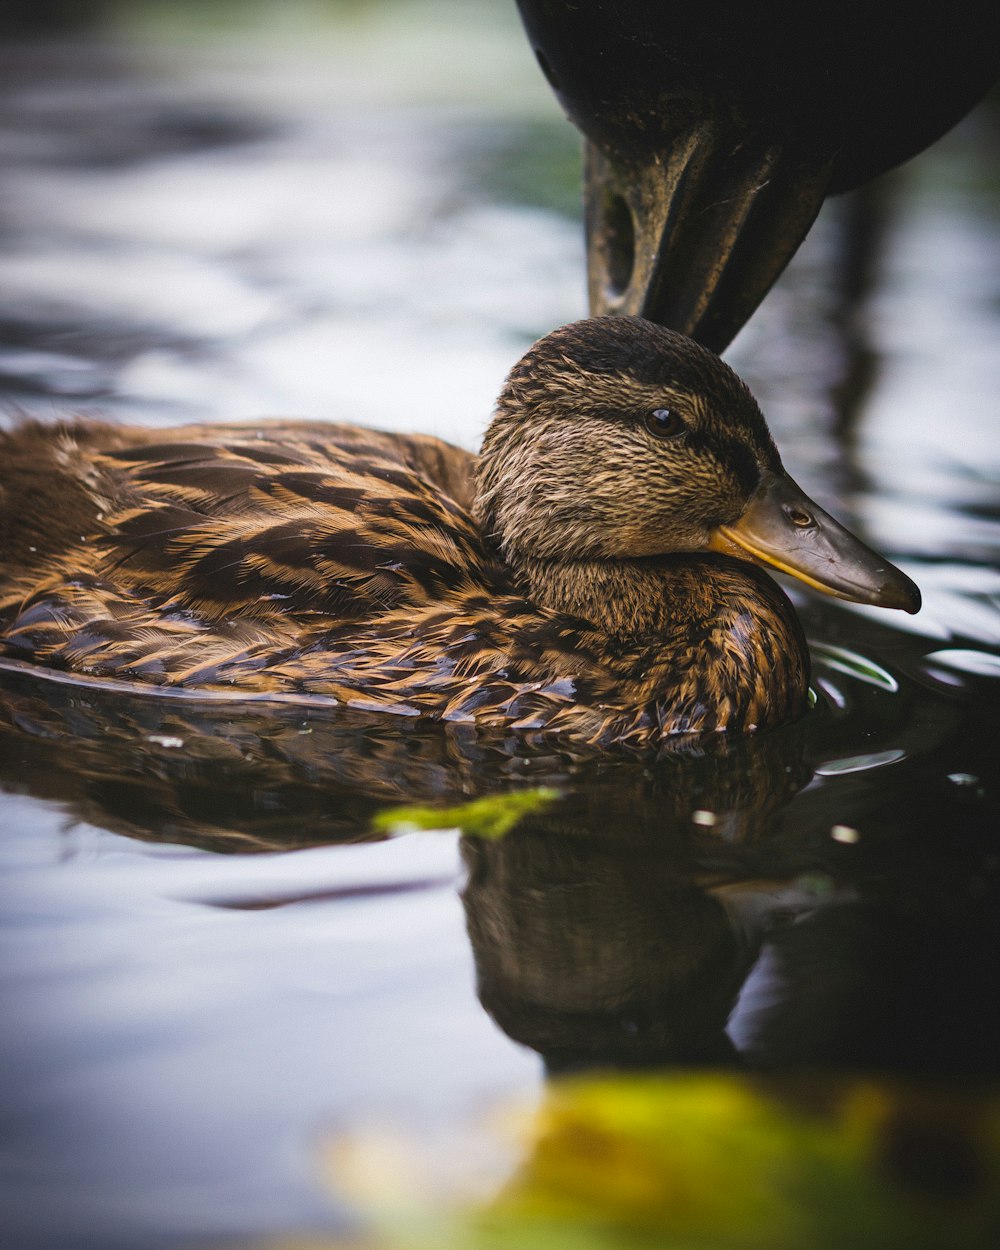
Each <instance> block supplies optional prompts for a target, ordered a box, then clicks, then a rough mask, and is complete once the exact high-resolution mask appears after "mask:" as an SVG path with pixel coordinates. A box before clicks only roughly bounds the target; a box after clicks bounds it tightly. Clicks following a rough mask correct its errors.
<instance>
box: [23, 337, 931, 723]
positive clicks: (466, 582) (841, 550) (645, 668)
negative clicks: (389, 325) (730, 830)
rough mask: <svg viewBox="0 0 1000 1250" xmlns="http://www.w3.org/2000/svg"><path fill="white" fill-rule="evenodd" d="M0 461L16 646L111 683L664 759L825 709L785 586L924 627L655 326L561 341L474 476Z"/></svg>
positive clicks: (39, 434) (320, 443)
mask: <svg viewBox="0 0 1000 1250" xmlns="http://www.w3.org/2000/svg"><path fill="white" fill-rule="evenodd" d="M0 457H2V460H0V463H2V465H3V469H2V482H3V487H2V496H0V561H2V564H0V568H2V572H0V644H2V646H3V648H4V651H5V653H6V654H7V655H8V656H10V657H16V658H20V659H24V660H28V661H31V662H33V663H36V664H40V665H45V666H48V667H50V668H57V669H68V670H72V671H74V672H79V673H84V674H89V675H92V676H97V677H100V678H114V679H119V680H127V681H135V682H148V683H153V684H156V685H160V686H172V687H185V688H204V689H206V690H208V689H213V688H215V689H218V688H220V687H224V688H232V687H234V686H235V687H238V688H239V689H240V690H241V691H244V692H246V693H247V694H248V695H253V694H260V695H262V696H264V697H272V698H273V697H283V696H291V697H294V698H302V697H303V696H318V697H320V698H324V699H335V700H338V701H340V702H342V703H345V704H347V705H350V706H352V707H359V708H364V709H369V710H384V711H387V712H395V713H401V714H404V715H409V716H426V717H431V718H437V719H443V720H450V721H464V722H475V723H488V724H509V725H510V726H511V727H513V728H515V729H531V730H534V729H541V730H547V731H554V732H559V733H564V734H566V735H569V736H571V737H573V738H576V739H580V740H586V741H589V742H599V743H610V742H615V741H619V742H628V743H631V744H636V745H644V744H647V743H653V742H655V741H656V740H657V739H659V738H661V737H662V736H664V735H672V734H685V733H703V732H706V731H731V732H753V731H754V730H756V729H764V728H766V727H769V726H772V725H775V724H778V723H780V722H782V721H785V720H788V719H790V718H792V717H795V716H798V715H799V714H800V713H801V712H802V711H803V710H804V708H805V704H806V694H807V682H808V658H807V652H806V648H805V643H804V640H803V637H802V632H801V629H800V626H799V624H798V621H797V619H796V617H795V614H794V612H793V610H792V608H791V605H790V603H789V602H788V600H787V598H786V597H785V595H784V593H783V592H782V591H781V590H780V589H779V587H778V586H777V585H776V584H775V583H774V582H773V581H772V580H771V578H770V577H769V576H768V575H767V574H766V573H765V572H763V570H762V569H761V568H760V567H758V566H759V565H761V564H764V565H771V566H774V567H777V568H779V569H781V570H783V571H785V572H788V573H791V574H792V575H794V576H797V577H799V578H801V579H802V580H803V581H805V582H807V583H808V584H810V585H812V586H815V587H817V588H819V589H821V590H825V591H827V592H829V593H831V594H835V595H839V596H841V597H843V598H847V599H852V600H855V601H857V602H864V603H874V604H880V605H882V606H885V607H899V608H903V609H905V610H907V611H911V612H912V611H916V610H917V608H918V607H919V594H918V592H917V590H916V587H915V586H914V585H913V583H912V582H910V581H909V579H908V578H906V577H905V576H904V575H903V574H902V573H900V572H899V570H897V569H895V568H893V566H892V565H890V564H888V563H887V562H886V561H885V560H883V559H881V557H879V556H877V555H876V554H875V553H874V552H872V551H870V550H869V549H868V548H866V547H864V546H863V545H862V544H861V543H860V542H859V541H858V540H857V539H855V538H854V537H853V536H851V535H850V534H848V533H847V531H846V530H844V529H843V528H842V527H840V526H839V525H838V524H837V522H835V521H834V520H833V519H832V518H831V517H829V516H827V515H826V514H825V513H824V512H822V511H821V510H820V509H819V508H817V506H816V505H815V504H814V503H812V502H811V501H810V500H809V499H808V498H807V497H806V496H805V495H803V494H802V492H801V491H800V490H799V489H798V487H796V486H795V484H794V483H793V482H792V481H791V479H790V478H789V477H788V476H787V475H786V474H785V473H784V471H783V469H782V466H781V461H780V458H779V456H778V452H777V449H776V448H775V446H774V443H773V441H772V439H771V436H770V434H769V432H768V429H767V426H766V424H765V422H764V418H763V417H762V415H761V413H760V410H759V408H758V407H757V404H756V403H755V401H754V399H753V397H752V396H751V395H750V393H749V391H748V390H747V388H746V387H745V386H744V384H743V383H742V382H741V381H740V380H739V378H737V377H736V375H735V374H734V373H733V372H732V371H731V370H730V369H729V368H728V367H727V366H726V365H724V364H723V363H722V362H721V361H720V360H719V359H718V358H717V357H715V356H714V355H712V353H711V352H709V351H707V350H706V349H704V348H702V347H699V346H698V345H697V344H695V343H693V342H692V341H691V340H689V339H686V338H684V337H683V336H681V335H679V334H676V333H674V332H672V331H670V330H666V329H664V328H662V327H660V326H656V325H653V324H652V323H650V322H646V321H642V320H639V319H636V318H629V317H610V318H595V319H592V320H588V321H581V322H576V323H574V324H572V325H569V326H565V327H563V328H562V329H560V330H556V331H555V332H553V333H552V334H550V335H548V336H547V337H545V338H543V339H542V340H540V341H539V342H538V343H536V344H535V346H534V347H533V348H532V349H531V350H530V351H529V352H528V353H527V355H526V356H525V357H524V358H523V359H522V360H521V361H520V363H519V364H517V365H516V366H515V367H514V369H513V370H512V371H511V373H510V375H509V377H508V378H507V381H506V383H505V386H504V389H503V391H502V393H501V395H500V399H499V401H498V404H497V409H496V413H495V415H494V418H493V421H492V423H491V425H490V427H489V429H488V430H487V433H486V436H485V439H484V443H483V449H482V454H481V455H480V457H479V458H478V459H477V458H476V457H475V456H473V455H471V454H469V453H468V452H465V451H462V450H459V449H458V448H455V447H451V446H449V445H448V444H446V443H443V442H440V441H438V440H436V439H433V438H427V437H421V436H408V435H398V434H386V433H378V432H375V431H372V430H365V429H360V428H357V427H353V426H347V425H327V424H321V423H308V422H266V423H259V424H255V425H228V426H224V425H219V426H215V425H208V426H188V427H182V428H178V429H172V430H155V431H153V430H139V429H132V428H127V427H115V426H111V425H104V424H87V423H76V424H60V425H40V424H34V423H26V424H22V425H20V426H18V427H17V428H15V429H14V430H13V431H12V432H10V433H7V434H4V435H0Z"/></svg>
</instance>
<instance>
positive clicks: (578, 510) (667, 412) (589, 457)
mask: <svg viewBox="0 0 1000 1250" xmlns="http://www.w3.org/2000/svg"><path fill="white" fill-rule="evenodd" d="M477 510H478V519H479V522H480V524H481V526H482V527H483V531H484V532H485V533H487V534H488V535H490V536H491V537H492V539H493V541H494V542H496V544H497V545H498V547H499V549H500V552H501V554H502V556H503V558H504V559H505V561H506V562H507V563H508V564H509V565H511V566H512V567H513V568H515V569H517V568H522V569H523V568H526V567H528V566H531V565H535V566H537V565H538V564H539V562H541V563H542V564H545V565H549V566H557V565H560V564H564V563H566V562H585V563H592V564H594V565H602V564H612V565H614V564H621V563H623V562H631V561H641V562H643V563H648V562H649V559H650V558H651V557H652V558H654V560H655V558H657V557H669V556H670V555H672V554H674V553H679V552H702V551H718V552H723V553H725V554H727V555H730V556H736V557H738V558H739V559H742V560H749V561H752V562H754V563H756V564H761V565H765V566H767V567H769V568H772V569H778V570H780V571H781V572H783V573H788V574H791V576H793V577H796V578H798V579H799V580H801V581H803V582H805V583H806V584H807V585H809V586H812V587H814V588H815V589H817V590H821V591H824V592H825V593H827V594H830V595H835V596H837V597H839V598H841V599H848V600H851V601H852V602H855V603H867V604H875V605H878V606H880V607H888V608H901V609H903V610H904V611H906V612H916V611H918V610H919V607H920V593H919V591H918V589H917V587H916V586H915V585H914V583H913V582H912V581H911V580H910V579H909V578H908V577H907V576H906V575H905V574H904V573H902V572H901V571H900V570H899V569H897V568H895V567H894V566H893V565H892V564H890V563H889V562H888V561H887V560H886V559H884V558H883V557H882V556H880V555H878V554H877V553H876V552H874V551H872V550H871V549H870V548H868V547H866V546H865V545H864V543H862V542H861V541H860V540H859V539H857V538H855V537H854V535H853V534H851V533H850V532H849V531H848V530H846V529H845V528H844V527H843V526H842V525H840V524H839V523H838V522H837V521H835V520H834V519H833V517H831V516H830V515H829V514H828V513H827V512H825V511H824V510H823V509H822V508H820V507H819V506H818V505H817V504H816V503H814V502H813V501H812V500H811V499H810V498H809V497H808V496H807V495H806V494H805V493H804V492H803V491H802V490H801V489H800V488H799V487H798V486H797V485H796V484H795V482H794V481H793V480H792V479H791V478H790V477H789V476H788V474H787V473H786V472H785V471H784V469H783V467H782V464H781V458H780V456H779V455H778V450H777V448H776V447H775V445H774V440H773V439H772V438H771V435H770V432H769V431H768V428H767V423H766V422H765V420H764V417H763V415H762V413H761V411H760V408H759V407H758V406H757V403H756V401H755V400H754V398H753V396H752V395H751V393H750V391H749V390H748V388H747V387H746V385H745V384H744V383H743V382H742V381H741V380H740V379H739V378H738V377H737V375H736V374H735V373H734V372H733V371H732V370H731V369H730V368H729V367H728V366H727V365H725V364H724V363H723V362H722V361H721V360H720V359H719V358H718V357H717V356H715V355H714V354H713V353H712V352H710V351H708V350H707V349H705V348H703V347H701V346H699V345H698V344H697V343H694V342H693V341H692V340H691V339H688V338H686V337H684V336H683V335H681V334H677V333H675V332H674V331H671V330H668V329H665V328H664V327H662V326H659V325H655V324H653V323H652V322H649V321H644V320H642V319H640V318H635V317H595V318H591V319H589V320H585V321H578V322H574V323H573V324H571V325H568V326H564V327H563V328H562V329H559V330H556V331H554V332H553V333H552V334H549V335H547V336H546V337H545V338H543V339H541V340H540V341H539V342H538V343H536V344H535V345H534V347H532V348H531V350H530V351H529V352H528V353H527V355H525V356H524V358H523V359H522V360H521V361H520V362H519V363H518V364H517V365H515V367H514V368H513V369H512V370H511V372H510V374H509V376H508V378H507V381H506V383H505V385H504V388H503V391H502V392H501V395H500V399H499V401H498V404H497V410H496V413H495V416H494V419H493V422H492V424H491V425H490V427H489V429H488V430H487V433H486V436H485V439H484V443H483V449H482V454H481V457H480V463H479V469H478V492H477ZM531 580H532V582H534V580H535V579H531Z"/></svg>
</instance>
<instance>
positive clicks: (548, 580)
mask: <svg viewBox="0 0 1000 1250" xmlns="http://www.w3.org/2000/svg"><path fill="white" fill-rule="evenodd" d="M706 559H707V560H712V559H713V557H712V556H711V555H708V556H707V557H706ZM511 564H512V567H513V571H514V573H515V576H516V578H517V580H518V582H519V583H520V585H521V587H522V589H523V590H524V591H525V593H526V594H527V595H528V597H529V598H531V599H532V601H533V602H535V603H537V604H538V605H539V607H546V608H552V609H554V610H555V611H558V612H566V613H568V614H570V615H572V616H578V617H581V618H582V619H583V620H585V621H589V622H590V623H591V624H592V625H594V626H596V627H597V628H598V629H600V630H602V631H603V632H604V633H606V634H610V635H611V636H613V637H618V638H623V639H638V638H657V637H663V636H664V635H665V634H667V633H668V632H670V631H671V630H672V629H676V628H677V626H678V624H679V623H681V622H683V623H684V624H685V625H688V626H690V625H694V626H695V627H697V623H698V621H699V619H700V618H702V617H703V616H705V615H706V613H708V612H710V611H711V610H712V609H711V605H710V603H709V599H710V598H711V596H710V595H709V594H708V593H707V591H706V578H705V577H704V571H705V570H704V567H703V561H702V560H701V559H700V558H699V557H698V556H692V555H682V556H677V557H666V558H664V557H658V558H646V559H637V560H620V561H606V560H543V559H537V558H533V557H523V556H522V557H520V558H519V559H517V560H516V562H511Z"/></svg>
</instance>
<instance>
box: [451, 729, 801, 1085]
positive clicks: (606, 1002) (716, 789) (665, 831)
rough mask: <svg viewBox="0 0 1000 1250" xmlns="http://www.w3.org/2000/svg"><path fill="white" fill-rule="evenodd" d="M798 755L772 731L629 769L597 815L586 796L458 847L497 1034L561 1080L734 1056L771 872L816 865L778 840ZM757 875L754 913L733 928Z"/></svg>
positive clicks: (482, 990) (778, 889)
mask: <svg viewBox="0 0 1000 1250" xmlns="http://www.w3.org/2000/svg"><path fill="white" fill-rule="evenodd" d="M800 747H801V739H800V738H797V737H793V736H790V735H788V734H785V735H769V736H768V737H766V738H762V739H755V740H753V741H752V742H745V743H742V744H741V745H740V747H739V749H738V750H736V749H733V748H732V747H730V748H729V749H728V750H725V751H718V752H713V753H711V754H706V755H702V756H701V757H700V758H699V757H689V758H687V759H684V760H683V761H674V762H673V765H667V764H664V765H662V766H661V767H660V768H659V769H657V770H634V771H633V773H632V774H631V775H630V778H629V780H630V782H631V785H628V786H625V787H618V788H616V789H615V790H614V791H612V792H611V793H610V794H605V795H604V796H602V797H603V798H604V804H603V805H602V806H600V807H597V806H595V804H594V803H593V797H594V796H593V794H592V793H589V792H588V791H586V790H584V791H578V792H577V793H575V794H573V795H571V796H570V797H569V798H568V799H567V800H565V801H563V802H562V803H560V804H559V805H558V806H557V808H556V809H554V810H551V811H550V812H547V813H543V814H541V815H539V816H531V817H529V818H527V819H526V820H524V821H522V822H521V823H520V824H519V825H518V827H517V829H516V830H514V831H513V832H512V833H511V834H509V835H508V836H507V837H505V838H503V839H501V840H499V841H487V840H483V839H478V838H466V839H464V840H463V857H464V859H465V863H466V866H467V870H468V881H467V885H466V888H465V891H464V894H463V900H464V904H465V908H466V916H467V923H468V930H469V936H470V938H471V940H472V946H473V951H474V953H475V960H476V970H477V975H478V986H479V994H480V998H481V1001H482V1003H483V1006H484V1007H485V1008H486V1010H487V1011H488V1012H489V1013H490V1014H491V1015H492V1016H493V1018H494V1019H495V1020H496V1022H497V1023H498V1024H499V1025H500V1027H501V1028H502V1029H503V1030H504V1031H505V1032H506V1033H508V1034H509V1036H511V1037H512V1038H514V1039H515V1040H517V1041H519V1042H522V1043H524V1044H525V1045H528V1046H530V1047H532V1048H533V1049H535V1050H537V1051H539V1053H540V1054H541V1055H542V1056H543V1058H544V1060H545V1063H546V1067H547V1068H548V1070H549V1071H552V1072H561V1071H566V1070H567V1069H576V1068H587V1067H594V1066H598V1067H623V1068H631V1067H655V1066H660V1065H663V1064H670V1063H682V1064H695V1065H701V1064H713V1065H718V1064H730V1063H733V1062H736V1061H737V1053H736V1050H735V1048H734V1046H733V1044H732V1042H731V1041H730V1039H729V1037H728V1035H727V1034H726V1031H725V1030H726V1023H727V1020H728V1019H729V1016H730V1014H731V1012H732V1010H733V1006H734V1004H735V1002H736V999H737V996H738V994H739V991H740V987H741V986H742V984H743V981H744V979H745V977H746V975H747V972H748V971H749V969H750V967H751V965H752V964H753V962H754V960H755V958H756V956H757V953H758V951H759V947H760V940H761V936H760V935H761V931H763V929H765V928H766V927H767V924H768V915H769V911H771V910H773V909H776V908H777V907H778V906H780V905H783V900H784V898H785V897H786V893H787V881H785V882H781V881H776V880H775V879H774V877H773V876H771V875H770V874H771V873H773V874H775V875H776V876H777V877H778V878H791V879H794V877H795V876H796V875H797V874H798V873H800V872H802V871H803V870H804V869H805V867H806V866H807V863H808V859H807V858H803V857H802V856H801V855H800V854H799V853H796V852H794V851H792V852H790V853H789V851H788V849H787V848H785V849H784V851H783V850H782V849H781V848H780V846H779V847H775V846H774V845H773V844H772V842H771V839H770V838H769V835H772V834H773V833H774V830H775V826H776V817H777V815H778V813H779V812H780V811H781V809H782V808H784V807H785V806H786V805H787V804H788V802H789V801H790V800H791V799H792V797H793V796H794V795H795V793H796V792H797V791H798V790H799V788H800V787H801V786H802V785H803V784H804V782H805V781H806V780H807V778H808V771H807V770H806V769H805V766H804V764H803V761H802V758H801V750H800ZM768 861H770V864H771V867H770V871H769V868H768ZM757 874H760V875H759V876H757ZM747 876H749V877H750V883H749V889H748V887H747V884H746V882H744V883H743V890H744V892H745V893H747V894H748V895H749V896H750V897H751V900H752V901H756V903H757V911H758V912H759V914H757V915H754V914H753V913H754V907H753V905H751V906H750V907H749V908H747V907H745V906H740V905H739V904H738V905H737V909H736V915H735V916H734V914H733V910H732V909H731V906H730V903H729V897H728V896H729V893H730V891H731V890H733V889H734V886H735V889H736V893H737V895H739V892H740V889H739V886H738V885H735V883H738V882H740V881H741V879H743V878H745V877H747ZM748 919H749V925H747V923H746V922H747V920H748Z"/></svg>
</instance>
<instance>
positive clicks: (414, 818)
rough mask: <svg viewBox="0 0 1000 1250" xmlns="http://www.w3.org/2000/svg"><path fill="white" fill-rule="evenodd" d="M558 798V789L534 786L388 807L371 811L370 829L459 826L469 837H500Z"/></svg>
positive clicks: (388, 830) (405, 830) (395, 830)
mask: <svg viewBox="0 0 1000 1250" xmlns="http://www.w3.org/2000/svg"><path fill="white" fill-rule="evenodd" d="M558 797H559V791H558V790H553V789H550V788H549V787H547V786H536V787H534V788H533V789H531V790H514V791H512V792H511V793H509V794H491V795H487V796H486V797H485V798H481V799H472V800H470V801H469V802H468V803H459V804H457V805H455V806H453V807H431V806H426V807H390V808H386V809H385V810H384V811H381V812H377V813H376V814H375V816H374V817H373V819H372V828H373V829H374V830H375V831H376V832H378V833H387V834H391V835H395V834H402V833H412V832H413V831H414V830H416V829H461V831H462V832H463V833H464V834H465V835H466V836H467V837H470V838H502V837H503V836H504V834H505V833H509V832H510V831H511V829H513V828H514V826H515V825H516V824H517V823H518V821H520V820H522V819H523V818H524V817H525V816H527V815H530V814H532V813H534V812H540V811H542V810H543V809H544V808H546V807H548V805H549V804H550V803H552V802H553V800H555V799H557V798H558Z"/></svg>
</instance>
